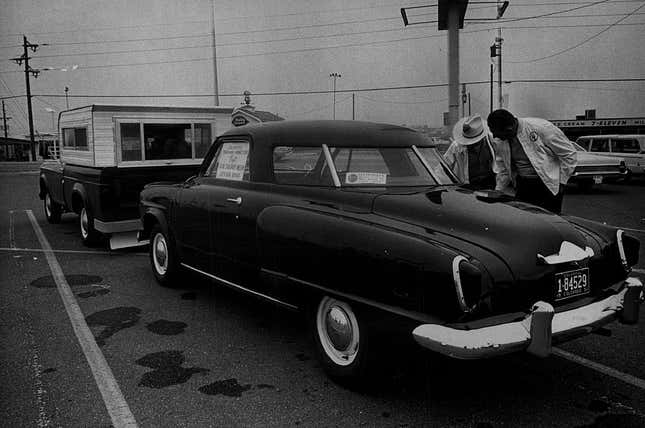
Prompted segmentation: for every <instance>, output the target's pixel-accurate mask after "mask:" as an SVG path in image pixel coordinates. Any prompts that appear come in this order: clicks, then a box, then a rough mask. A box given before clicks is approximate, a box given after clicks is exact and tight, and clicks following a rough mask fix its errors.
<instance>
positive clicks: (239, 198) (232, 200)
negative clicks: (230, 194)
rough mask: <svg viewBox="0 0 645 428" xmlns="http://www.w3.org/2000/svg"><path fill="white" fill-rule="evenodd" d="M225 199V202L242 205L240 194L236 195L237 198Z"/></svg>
mask: <svg viewBox="0 0 645 428" xmlns="http://www.w3.org/2000/svg"><path fill="white" fill-rule="evenodd" d="M226 201H227V202H232V203H234V204H237V205H242V197H241V196H238V197H237V198H227V199H226Z"/></svg>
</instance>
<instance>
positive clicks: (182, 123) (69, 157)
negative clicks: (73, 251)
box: [39, 104, 233, 249]
mask: <svg viewBox="0 0 645 428" xmlns="http://www.w3.org/2000/svg"><path fill="white" fill-rule="evenodd" d="M232 110H233V109H232V108H229V107H160V106H123V105H97V104H94V105H90V106H86V107H80V108H76V109H72V110H67V111H63V112H61V113H60V114H59V118H58V132H59V136H60V139H59V141H60V142H61V143H60V147H59V150H58V154H59V156H57V159H52V160H46V161H45V162H43V164H42V165H41V169H40V174H39V181H40V183H39V184H40V191H39V196H40V198H41V199H42V200H43V208H44V212H45V217H46V218H47V221H48V222H50V223H59V222H60V221H61V217H62V215H63V213H66V212H71V213H75V214H77V215H78V217H79V232H80V237H81V239H82V241H83V243H84V244H85V245H87V246H94V245H96V244H98V243H99V242H101V241H102V239H103V238H104V237H105V238H109V242H110V248H111V249H117V248H123V247H129V246H132V245H140V244H141V242H140V241H138V240H137V239H136V233H137V231H138V230H139V229H140V220H139V217H138V216H139V212H138V204H139V192H140V191H141V190H142V189H143V187H144V186H145V185H146V184H148V183H151V182H156V181H172V182H180V181H184V180H185V179H186V178H188V177H190V176H191V175H194V174H196V173H197V171H198V169H199V165H200V164H201V162H202V158H203V156H204V154H205V153H206V152H207V151H208V149H209V147H210V145H211V143H212V141H213V139H214V138H215V136H216V135H217V134H219V133H221V132H224V131H225V130H227V129H228V128H230V127H231V112H232Z"/></svg>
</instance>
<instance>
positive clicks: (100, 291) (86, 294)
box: [76, 286, 110, 299]
mask: <svg viewBox="0 0 645 428" xmlns="http://www.w3.org/2000/svg"><path fill="white" fill-rule="evenodd" d="M109 292H110V290H109V289H107V288H103V287H98V286H97V287H96V288H95V289H93V290H89V291H82V292H80V293H76V295H77V296H78V297H80V298H81V299H87V298H90V297H99V296H105V295H106V294H108V293H109Z"/></svg>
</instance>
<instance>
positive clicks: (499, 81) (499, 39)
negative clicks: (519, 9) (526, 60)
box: [495, 28, 504, 108]
mask: <svg viewBox="0 0 645 428" xmlns="http://www.w3.org/2000/svg"><path fill="white" fill-rule="evenodd" d="M497 31H498V33H497V34H498V36H497V37H495V43H496V44H497V48H498V50H497V108H503V107H504V95H503V94H502V42H503V41H504V39H502V29H501V28H498V29H497Z"/></svg>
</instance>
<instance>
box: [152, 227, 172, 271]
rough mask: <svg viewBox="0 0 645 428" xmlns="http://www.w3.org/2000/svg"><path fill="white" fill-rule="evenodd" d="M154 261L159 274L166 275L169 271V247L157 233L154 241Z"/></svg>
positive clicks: (164, 239)
mask: <svg viewBox="0 0 645 428" xmlns="http://www.w3.org/2000/svg"><path fill="white" fill-rule="evenodd" d="M152 260H153V262H154V264H155V269H156V270H157V273H159V274H160V275H165V273H166V271H167V270H168V246H167V245H166V238H164V236H163V235H162V234H161V233H157V234H156V235H155V237H154V239H153V241H152Z"/></svg>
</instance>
